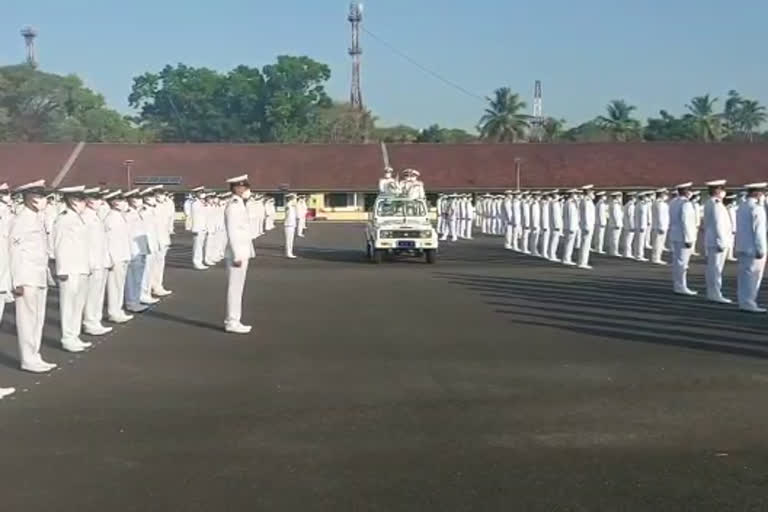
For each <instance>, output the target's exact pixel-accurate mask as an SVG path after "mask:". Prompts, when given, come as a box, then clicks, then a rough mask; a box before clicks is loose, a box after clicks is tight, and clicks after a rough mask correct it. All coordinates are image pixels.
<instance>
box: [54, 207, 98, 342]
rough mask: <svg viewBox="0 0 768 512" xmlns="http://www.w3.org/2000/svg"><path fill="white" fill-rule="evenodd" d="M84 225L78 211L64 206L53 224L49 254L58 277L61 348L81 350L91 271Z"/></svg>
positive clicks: (86, 231)
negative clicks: (51, 244) (53, 260)
mask: <svg viewBox="0 0 768 512" xmlns="http://www.w3.org/2000/svg"><path fill="white" fill-rule="evenodd" d="M89 252H90V248H89V247H88V227H87V226H86V223H85V221H84V219H83V217H82V215H81V214H79V213H78V212H76V211H74V210H72V209H67V210H65V211H63V212H62V213H60V214H59V216H58V217H56V222H54V224H53V254H54V256H55V259H56V275H57V276H58V278H59V307H60V311H61V344H62V346H63V347H64V349H65V350H70V351H82V345H83V342H82V340H81V339H80V334H81V331H82V327H83V313H84V310H85V302H86V300H87V298H88V286H89V284H88V282H89V275H90V273H91V268H90V254H89Z"/></svg>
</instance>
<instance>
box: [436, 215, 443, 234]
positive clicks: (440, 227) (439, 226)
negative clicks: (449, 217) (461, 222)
mask: <svg viewBox="0 0 768 512" xmlns="http://www.w3.org/2000/svg"><path fill="white" fill-rule="evenodd" d="M444 230H445V217H443V216H442V215H438V216H437V234H438V235H442V234H443V231H444Z"/></svg>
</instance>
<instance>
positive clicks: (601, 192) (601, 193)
mask: <svg viewBox="0 0 768 512" xmlns="http://www.w3.org/2000/svg"><path fill="white" fill-rule="evenodd" d="M595 195H596V196H604V195H605V192H603V191H602V190H601V191H600V192H595Z"/></svg>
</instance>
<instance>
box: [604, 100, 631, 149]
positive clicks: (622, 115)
mask: <svg viewBox="0 0 768 512" xmlns="http://www.w3.org/2000/svg"><path fill="white" fill-rule="evenodd" d="M636 109H637V107H635V106H634V105H629V104H627V102H626V101H624V100H613V101H611V102H610V103H609V104H608V106H607V107H606V113H607V114H608V115H607V116H599V117H598V118H597V120H596V121H597V124H598V126H600V128H602V129H603V130H605V131H607V132H609V133H610V134H611V137H613V139H614V140H616V141H619V142H626V141H628V140H631V139H634V138H636V137H637V136H638V135H639V133H640V128H641V125H640V121H638V120H637V119H632V117H631V116H632V112H633V111H635V110H636Z"/></svg>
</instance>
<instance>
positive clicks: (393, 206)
mask: <svg viewBox="0 0 768 512" xmlns="http://www.w3.org/2000/svg"><path fill="white" fill-rule="evenodd" d="M376 213H377V215H379V216H381V217H395V216H400V215H402V216H405V217H423V216H425V215H426V214H427V210H426V208H425V207H424V203H423V202H422V201H409V200H403V199H385V200H383V201H380V202H379V204H378V206H377V210H376Z"/></svg>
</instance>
